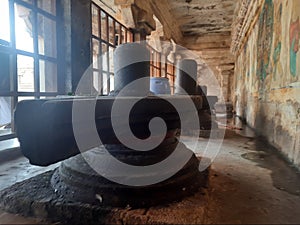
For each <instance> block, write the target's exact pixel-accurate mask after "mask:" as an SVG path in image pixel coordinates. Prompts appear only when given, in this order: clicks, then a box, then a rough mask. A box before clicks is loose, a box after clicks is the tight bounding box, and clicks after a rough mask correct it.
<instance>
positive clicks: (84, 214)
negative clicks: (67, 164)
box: [0, 169, 208, 224]
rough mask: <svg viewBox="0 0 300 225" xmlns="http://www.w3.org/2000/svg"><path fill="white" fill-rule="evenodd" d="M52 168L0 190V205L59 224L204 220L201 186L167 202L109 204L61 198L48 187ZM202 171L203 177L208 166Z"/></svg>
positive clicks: (204, 196) (204, 201)
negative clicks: (156, 204)
mask: <svg viewBox="0 0 300 225" xmlns="http://www.w3.org/2000/svg"><path fill="white" fill-rule="evenodd" d="M54 172H55V171H50V172H46V173H43V174H40V175H38V176H35V177H33V178H30V179H28V180H25V181H23V182H20V183H17V184H15V185H13V186H11V187H9V188H7V189H4V190H2V191H1V192H0V207H1V208H2V209H4V210H5V211H8V212H10V213H15V214H21V215H23V216H30V217H38V218H45V219H48V220H49V221H51V222H60V223H61V224H64V223H67V224H133V223H135V224H200V223H203V221H204V217H205V215H204V213H205V208H206V206H207V199H206V197H207V195H205V189H200V188H199V190H198V191H197V192H196V193H195V194H194V195H193V196H190V197H187V198H185V199H183V200H182V201H177V202H173V203H170V204H167V205H160V206H155V207H148V208H135V209H132V208H130V207H128V206H127V207H109V206H105V205H103V204H102V205H101V204H100V203H99V204H87V203H81V202H76V201H72V199H65V198H63V197H62V196H61V195H60V194H59V193H58V192H56V191H55V190H54V189H53V188H52V187H51V183H50V180H51V177H52V175H53V173H54ZM202 173H203V176H205V177H207V176H208V169H207V170H206V171H204V172H202ZM205 185H207V184H203V186H202V188H204V186H205ZM164 194H165V192H164V193H161V195H162V196H163V195H164Z"/></svg>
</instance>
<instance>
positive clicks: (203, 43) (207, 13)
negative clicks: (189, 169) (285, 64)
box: [99, 0, 239, 74]
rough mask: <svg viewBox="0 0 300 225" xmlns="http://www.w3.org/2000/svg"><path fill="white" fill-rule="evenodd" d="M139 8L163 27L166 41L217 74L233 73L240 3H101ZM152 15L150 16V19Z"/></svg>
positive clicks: (205, 0)
mask: <svg viewBox="0 0 300 225" xmlns="http://www.w3.org/2000/svg"><path fill="white" fill-rule="evenodd" d="M99 1H101V2H106V3H107V4H117V5H119V6H120V5H121V8H122V9H123V10H124V9H125V7H124V6H125V5H132V4H133V5H135V6H137V7H138V8H140V9H141V10H142V11H143V12H146V14H148V15H147V16H146V17H143V19H144V18H148V19H149V18H150V19H151V18H152V17H153V14H154V15H155V16H156V17H157V18H158V20H159V21H160V23H161V24H162V26H163V33H164V37H165V39H173V40H174V41H175V43H176V44H178V45H181V46H183V47H185V48H187V49H190V50H193V51H194V52H195V53H196V54H197V55H198V56H199V57H200V58H201V59H202V62H204V65H207V66H208V67H210V68H211V69H212V70H213V72H215V73H222V71H225V73H227V74H228V73H230V72H232V73H233V69H234V57H233V55H232V54H231V52H230V46H231V30H232V24H233V20H234V15H235V12H236V11H235V10H236V8H237V5H238V4H239V1H238V0H114V1H111V0H109V1H108V0H99ZM149 14H150V16H149Z"/></svg>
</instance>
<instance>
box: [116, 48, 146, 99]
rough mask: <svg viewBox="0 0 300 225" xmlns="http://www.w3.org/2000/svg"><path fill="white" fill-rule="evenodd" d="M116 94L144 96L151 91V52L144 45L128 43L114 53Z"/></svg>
mask: <svg viewBox="0 0 300 225" xmlns="http://www.w3.org/2000/svg"><path fill="white" fill-rule="evenodd" d="M114 73H115V74H114V92H115V93H116V94H118V93H120V92H121V91H122V95H126V96H144V95H147V94H148V93H149V90H150V52H149V50H148V49H147V48H146V46H145V45H144V44H139V43H126V44H123V45H120V46H119V47H118V48H117V49H116V50H115V52H114Z"/></svg>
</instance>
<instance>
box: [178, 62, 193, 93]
mask: <svg viewBox="0 0 300 225" xmlns="http://www.w3.org/2000/svg"><path fill="white" fill-rule="evenodd" d="M196 85H197V62H196V61H195V60H193V59H183V60H180V61H179V62H178V63H177V66H176V80H175V94H177V95H184V94H188V95H196V94H197V93H196ZM182 89H183V90H182Z"/></svg>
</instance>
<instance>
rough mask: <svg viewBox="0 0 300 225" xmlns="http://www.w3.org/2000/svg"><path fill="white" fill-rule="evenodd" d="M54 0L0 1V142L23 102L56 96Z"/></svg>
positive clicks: (10, 133)
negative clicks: (18, 104)
mask: <svg viewBox="0 0 300 225" xmlns="http://www.w3.org/2000/svg"><path fill="white" fill-rule="evenodd" d="M56 25H57V16H56V0H1V1H0V26H1V29H0V67H1V70H0V141H2V140H6V139H9V138H13V137H15V135H14V132H13V131H14V129H13V128H14V124H13V119H12V118H13V109H14V108H15V106H16V104H17V102H18V101H21V100H23V99H34V98H44V97H47V96H56V95H57V94H58V83H57V80H58V73H57V65H58V59H57V55H58V54H57V32H56V29H57V28H56Z"/></svg>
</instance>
